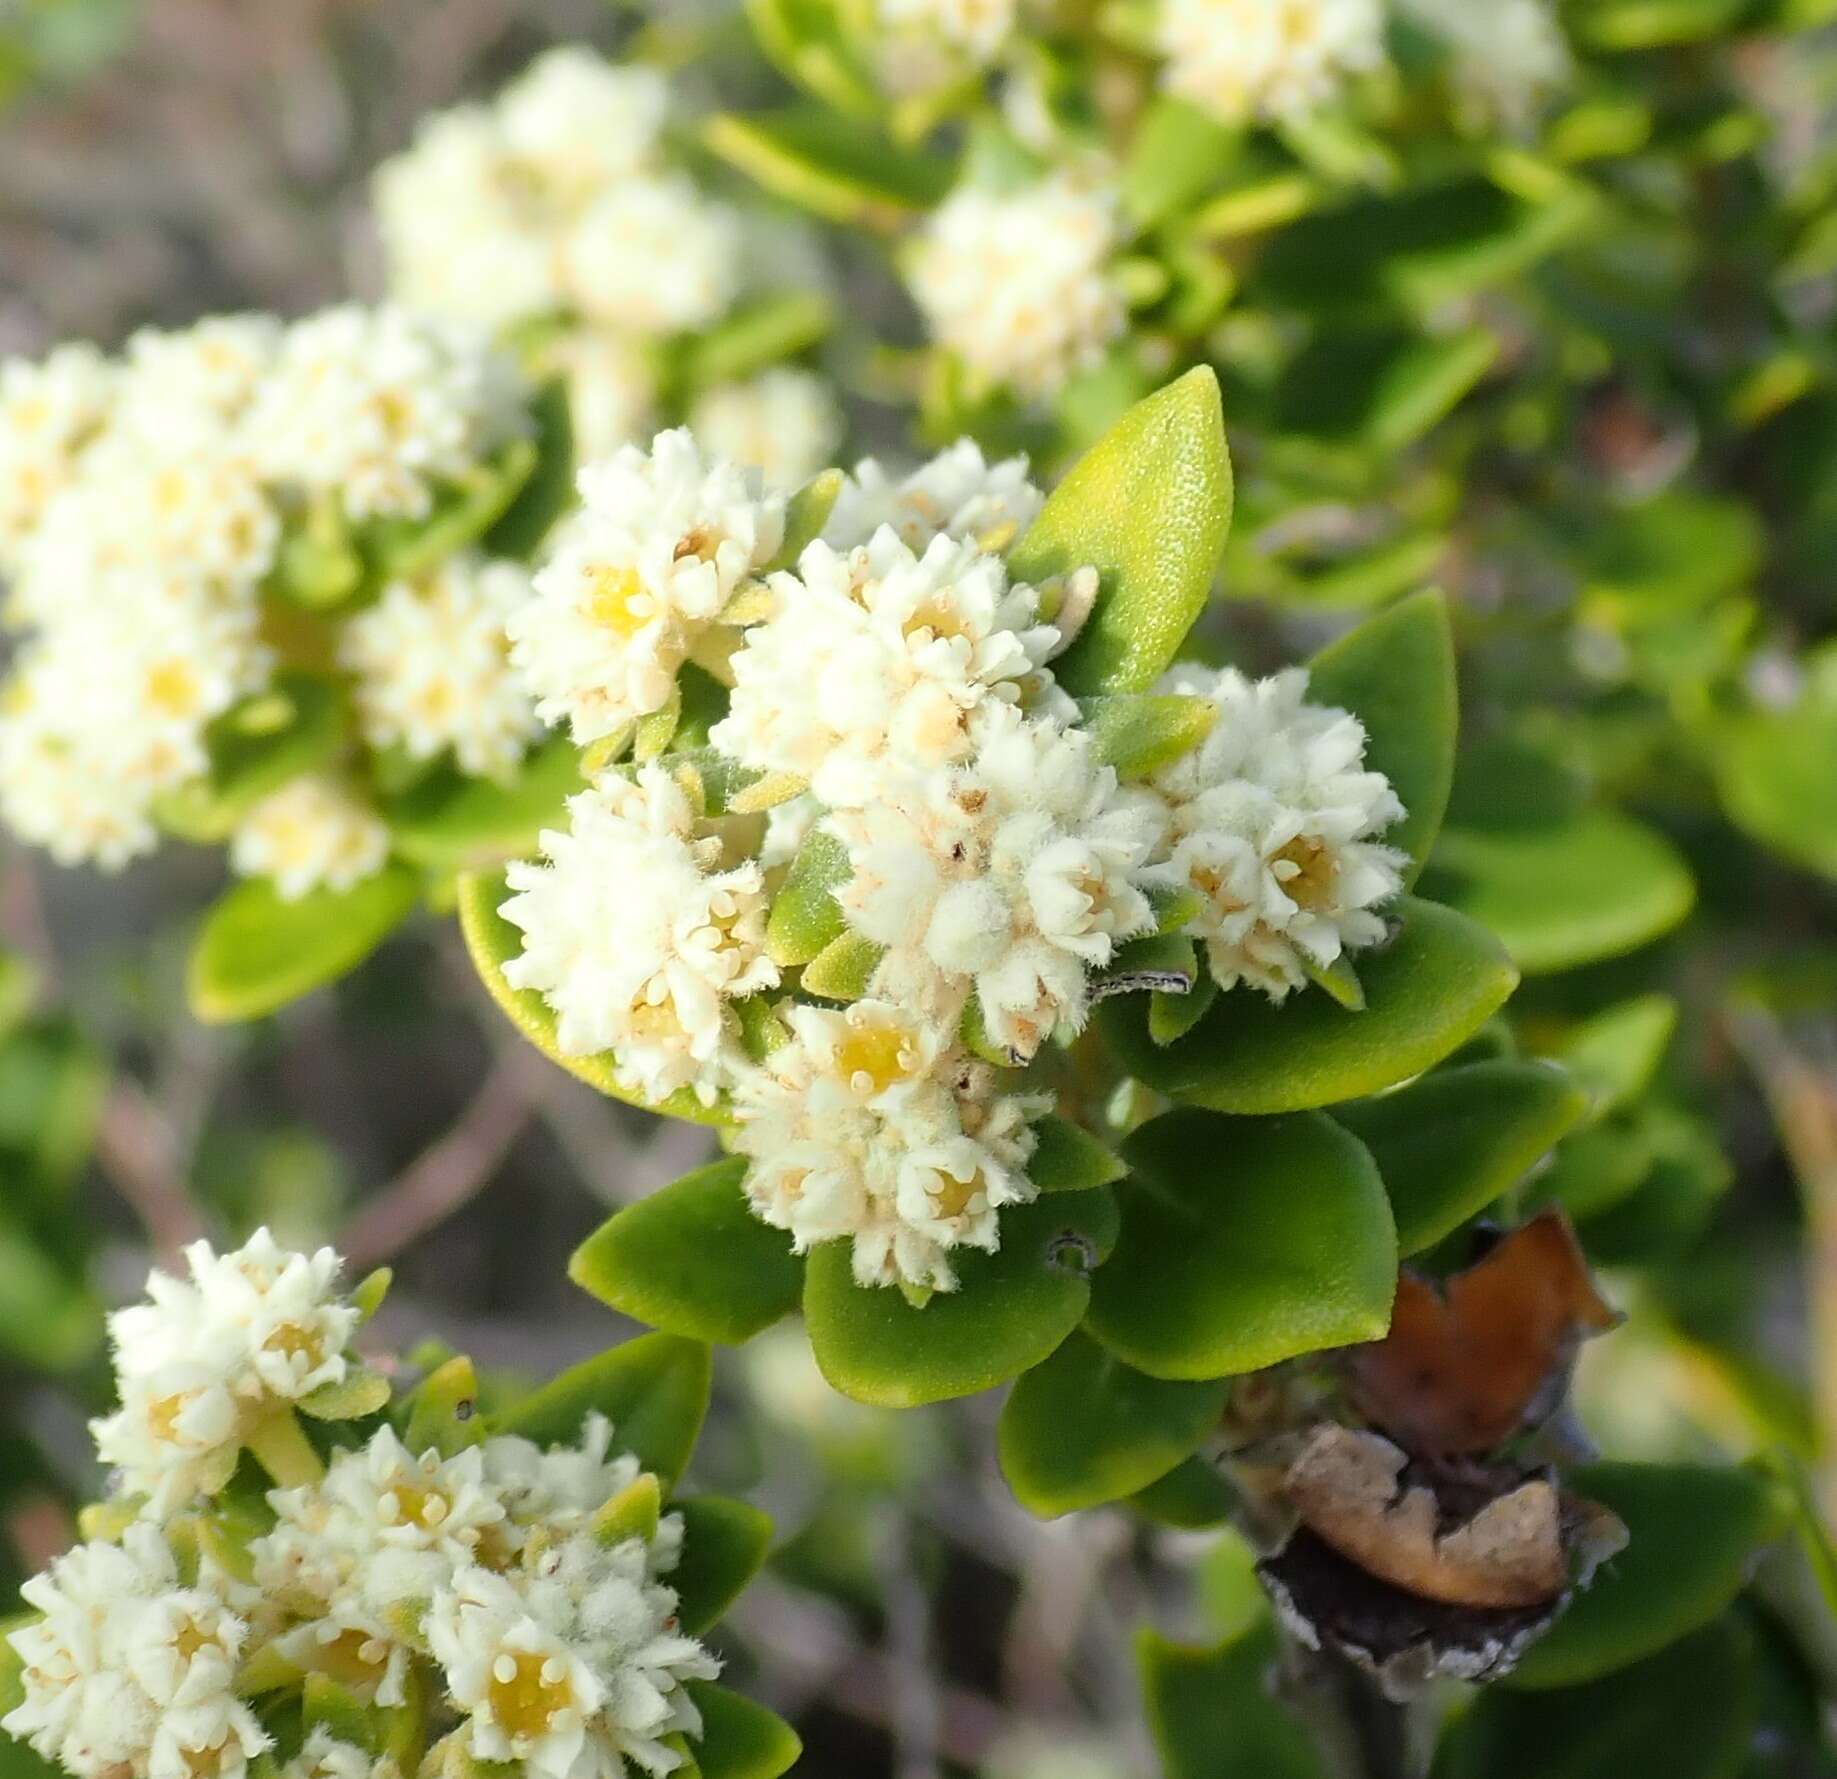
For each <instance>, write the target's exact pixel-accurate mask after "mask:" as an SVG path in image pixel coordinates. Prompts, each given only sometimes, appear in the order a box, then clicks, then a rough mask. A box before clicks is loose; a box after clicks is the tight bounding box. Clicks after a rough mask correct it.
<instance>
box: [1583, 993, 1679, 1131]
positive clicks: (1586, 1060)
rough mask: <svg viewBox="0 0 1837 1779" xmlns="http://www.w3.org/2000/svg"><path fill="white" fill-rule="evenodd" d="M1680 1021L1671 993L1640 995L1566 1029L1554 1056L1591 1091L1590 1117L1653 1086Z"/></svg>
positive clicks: (1631, 1098)
mask: <svg viewBox="0 0 1837 1779" xmlns="http://www.w3.org/2000/svg"><path fill="white" fill-rule="evenodd" d="M1677 1023H1678V1004H1677V1002H1676V1001H1674V1000H1673V999H1672V998H1671V997H1670V996H1669V995H1640V996H1638V997H1637V998H1635V999H1633V1000H1630V1001H1621V1002H1619V1003H1618V1004H1617V1005H1615V1006H1612V1007H1608V1008H1606V1009H1604V1010H1603V1011H1602V1012H1600V1013H1597V1014H1595V1015H1594V1017H1593V1018H1592V1019H1585V1020H1583V1021H1582V1022H1581V1024H1580V1025H1578V1026H1576V1027H1574V1028H1573V1029H1572V1030H1571V1031H1569V1032H1566V1033H1565V1034H1564V1036H1563V1041H1562V1043H1561V1044H1560V1045H1559V1046H1558V1047H1557V1049H1556V1056H1557V1058H1558V1060H1559V1061H1560V1062H1561V1063H1562V1065H1563V1067H1564V1068H1565V1069H1567V1070H1568V1071H1569V1073H1570V1075H1571V1076H1572V1077H1573V1078H1574V1080H1575V1081H1576V1082H1577V1084H1578V1085H1579V1086H1580V1087H1581V1088H1582V1089H1583V1091H1584V1092H1586V1093H1587V1094H1588V1096H1589V1113H1590V1116H1592V1117H1595V1118H1599V1117H1601V1116H1603V1115H1604V1114H1605V1113H1608V1112H1614V1111H1618V1110H1619V1109H1620V1108H1621V1107H1622V1106H1625V1105H1628V1104H1630V1103H1631V1102H1632V1101H1634V1100H1636V1099H1638V1098H1639V1097H1640V1095H1641V1094H1643V1093H1644V1092H1645V1091H1646V1089H1647V1088H1648V1087H1650V1086H1651V1085H1652V1077H1653V1076H1654V1075H1656V1074H1657V1073H1658V1065H1659V1064H1660V1063H1661V1062H1662V1061H1663V1060H1664V1056H1665V1052H1666V1050H1667V1049H1668V1048H1669V1047H1670V1044H1671V1035H1672V1033H1673V1032H1675V1031H1676V1030H1677Z"/></svg>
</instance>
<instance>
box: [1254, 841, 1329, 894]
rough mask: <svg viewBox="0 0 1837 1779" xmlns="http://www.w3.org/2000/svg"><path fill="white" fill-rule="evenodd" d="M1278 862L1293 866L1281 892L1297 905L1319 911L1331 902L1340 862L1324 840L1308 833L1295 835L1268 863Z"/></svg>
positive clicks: (1283, 880)
mask: <svg viewBox="0 0 1837 1779" xmlns="http://www.w3.org/2000/svg"><path fill="white" fill-rule="evenodd" d="M1278 862H1286V863H1288V864H1291V865H1294V866H1295V867H1296V870H1295V872H1294V873H1293V874H1292V875H1291V876H1289V877H1287V878H1284V879H1282V880H1281V882H1282V891H1283V894H1284V895H1286V896H1287V897H1288V898H1289V900H1290V901H1291V902H1293V903H1295V905H1296V906H1297V907H1300V908H1307V909H1310V910H1312V911H1314V912H1318V911H1319V910H1320V909H1322V908H1325V907H1327V906H1328V905H1329V904H1330V903H1331V902H1332V900H1333V880H1334V879H1335V878H1336V877H1337V876H1338V875H1339V865H1338V863H1337V862H1336V861H1335V859H1334V857H1333V853H1332V851H1331V849H1330V848H1329V847H1328V846H1327V843H1326V842H1325V841H1324V840H1317V839H1315V837H1314V836H1313V835H1311V834H1297V835H1296V836H1295V838H1294V839H1293V840H1291V841H1290V842H1289V843H1288V845H1286V846H1285V847H1283V848H1282V849H1281V850H1280V851H1279V852H1278V853H1276V855H1275V857H1274V858H1273V859H1271V861H1270V863H1271V864H1275V863H1278Z"/></svg>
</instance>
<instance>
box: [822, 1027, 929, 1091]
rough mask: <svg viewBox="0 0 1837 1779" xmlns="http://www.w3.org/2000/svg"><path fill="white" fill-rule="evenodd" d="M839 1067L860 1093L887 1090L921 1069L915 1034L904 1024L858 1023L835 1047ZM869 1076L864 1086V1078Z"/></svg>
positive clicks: (850, 1083)
mask: <svg viewBox="0 0 1837 1779" xmlns="http://www.w3.org/2000/svg"><path fill="white" fill-rule="evenodd" d="M836 1067H837V1069H838V1070H840V1071H841V1074H842V1076H843V1078H844V1079H845V1080H846V1081H847V1082H848V1083H849V1085H850V1086H851V1087H853V1088H854V1089H855V1090H856V1091H857V1092H862V1091H867V1092H871V1093H885V1092H886V1090H887V1089H888V1088H889V1087H891V1086H892V1085H893V1084H894V1083H895V1082H896V1081H904V1080H906V1079H907V1078H908V1077H909V1076H911V1075H913V1074H915V1073H916V1072H917V1069H918V1055H917V1052H916V1051H915V1050H914V1048H913V1044H912V1034H911V1033H910V1032H908V1031H907V1030H906V1029H905V1027H904V1026H898V1025H859V1026H852V1027H850V1029H849V1033H848V1036H847V1037H845V1038H844V1039H843V1040H842V1042H841V1043H840V1044H838V1045H837V1046H836ZM863 1076H865V1077H866V1078H867V1084H866V1087H865V1089H864V1087H863V1083H862V1077H863Z"/></svg>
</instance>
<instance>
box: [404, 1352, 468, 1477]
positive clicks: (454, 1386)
mask: <svg viewBox="0 0 1837 1779" xmlns="http://www.w3.org/2000/svg"><path fill="white" fill-rule="evenodd" d="M401 1407H402V1408H403V1409H405V1410H406V1411H407V1418H406V1420H404V1421H403V1423H402V1443H403V1444H404V1445H405V1446H407V1448H408V1450H409V1452H410V1453H411V1454H412V1455H413V1456H415V1457H419V1456H420V1455H421V1454H422V1453H423V1452H428V1451H435V1452H439V1453H441V1454H442V1455H443V1456H446V1457H451V1456H452V1455H453V1454H454V1453H455V1452H462V1451H465V1450H466V1449H467V1448H468V1447H469V1446H475V1445H477V1444H479V1442H480V1441H481V1440H483V1438H484V1437H485V1428H484V1423H483V1419H482V1417H481V1416H480V1415H479V1412H478V1372H477V1371H476V1370H475V1369H474V1367H473V1364H472V1361H471V1360H470V1359H468V1358H467V1357H466V1356H465V1355H464V1354H463V1353H458V1354H455V1355H454V1356H453V1357H452V1358H451V1359H448V1360H447V1361H446V1362H445V1363H444V1364H442V1365H437V1366H435V1368H434V1369H433V1370H432V1371H430V1372H429V1373H428V1374H427V1376H426V1377H424V1378H423V1379H422V1380H421V1381H420V1383H418V1384H417V1385H416V1386H415V1388H414V1390H413V1391H412V1392H411V1393H410V1394H409V1396H408V1398H407V1399H406V1401H404V1402H403V1403H402V1404H401Z"/></svg>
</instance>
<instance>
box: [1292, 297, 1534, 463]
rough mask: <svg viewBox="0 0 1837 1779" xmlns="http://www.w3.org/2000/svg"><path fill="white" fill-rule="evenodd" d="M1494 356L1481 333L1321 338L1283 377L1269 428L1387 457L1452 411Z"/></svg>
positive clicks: (1490, 338) (1494, 346)
mask: <svg viewBox="0 0 1837 1779" xmlns="http://www.w3.org/2000/svg"><path fill="white" fill-rule="evenodd" d="M1498 356H1499V341H1498V339H1497V338H1496V337H1495V336H1494V335H1493V334H1492V332H1491V331H1490V330H1488V329H1486V328H1483V327H1473V328H1467V329H1464V330H1463V331H1461V332H1459V333H1454V334H1436V335H1430V336H1427V337H1424V336H1422V335H1419V334H1415V333H1411V332H1404V331H1400V330H1395V329H1382V330H1375V331H1366V330H1352V331H1344V332H1332V333H1325V334H1322V335H1321V336H1319V338H1317V339H1316V340H1315V341H1314V342H1313V343H1312V344H1311V345H1310V346H1309V347H1308V348H1307V349H1306V350H1305V351H1303V352H1302V353H1301V354H1300V355H1299V356H1298V357H1297V358H1296V359H1295V360H1294V362H1293V363H1291V364H1290V365H1289V367H1288V369H1287V370H1286V371H1285V373H1284V375H1283V378H1282V381H1281V383H1280V384H1279V385H1278V386H1277V389H1276V391H1275V395H1274V404H1275V406H1274V412H1273V414H1272V416H1271V418H1272V424H1273V425H1274V426H1275V428H1276V429H1277V430H1279V431H1281V432H1284V433H1298V434H1302V435H1305V436H1307V437H1309V438H1313V439H1322V440H1326V441H1329V442H1331V443H1334V444H1341V445H1351V446H1355V447H1357V448H1358V449H1360V450H1363V451H1368V452H1372V453H1375V454H1377V455H1378V456H1379V457H1380V458H1383V457H1388V456H1391V455H1394V454H1395V453H1396V452H1398V451H1401V450H1403V449H1405V448H1406V447H1407V446H1409V445H1412V444H1414V443H1415V442H1416V441H1417V440H1418V439H1420V438H1421V437H1422V436H1423V435H1424V434H1425V433H1427V432H1429V431H1430V430H1431V429H1432V428H1433V427H1434V426H1435V425H1436V424H1437V423H1438V422H1439V421H1441V420H1443V419H1444V418H1445V417H1446V416H1447V415H1448V414H1449V413H1450V412H1452V411H1453V409H1454V408H1455V407H1457V406H1458V405H1459V404H1460V402H1461V400H1462V399H1463V398H1464V397H1465V396H1466V395H1468V394H1469V393H1470V392H1471V391H1472V390H1473V389H1474V388H1475V387H1476V386H1477V385H1478V384H1479V382H1480V380H1481V379H1482V378H1483V377H1484V376H1485V375H1486V373H1487V372H1488V371H1489V370H1491V369H1492V367H1493V365H1494V363H1495V362H1496V361H1497V359H1498Z"/></svg>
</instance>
